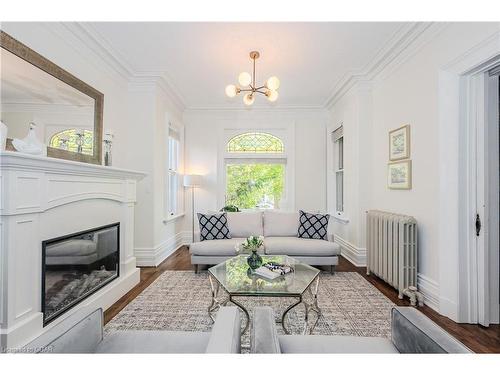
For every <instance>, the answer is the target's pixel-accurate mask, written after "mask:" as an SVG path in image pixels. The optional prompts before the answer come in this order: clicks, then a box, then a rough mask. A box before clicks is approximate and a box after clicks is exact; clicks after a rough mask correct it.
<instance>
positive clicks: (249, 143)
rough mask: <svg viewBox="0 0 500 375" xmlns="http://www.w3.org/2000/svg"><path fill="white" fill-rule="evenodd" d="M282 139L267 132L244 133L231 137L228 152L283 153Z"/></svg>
mask: <svg viewBox="0 0 500 375" xmlns="http://www.w3.org/2000/svg"><path fill="white" fill-rule="evenodd" d="M284 150H285V147H284V146H283V141H282V140H281V139H279V138H278V137H275V136H274V135H272V134H269V133H257V132H254V133H244V134H239V135H237V136H235V137H233V138H231V139H230V140H229V142H228V144H227V151H228V152H251V153H283V152H284Z"/></svg>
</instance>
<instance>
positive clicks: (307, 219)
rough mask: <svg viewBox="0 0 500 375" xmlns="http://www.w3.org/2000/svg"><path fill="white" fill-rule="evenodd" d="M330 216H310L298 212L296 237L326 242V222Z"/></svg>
mask: <svg viewBox="0 0 500 375" xmlns="http://www.w3.org/2000/svg"><path fill="white" fill-rule="evenodd" d="M329 219H330V215H328V214H326V215H321V214H310V213H308V212H304V211H299V231H298V235H297V237H299V238H310V239H316V240H328V220H329Z"/></svg>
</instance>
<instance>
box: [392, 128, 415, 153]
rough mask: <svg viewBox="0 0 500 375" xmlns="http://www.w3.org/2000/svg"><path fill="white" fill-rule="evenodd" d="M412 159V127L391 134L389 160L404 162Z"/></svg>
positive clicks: (395, 130)
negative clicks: (403, 160)
mask: <svg viewBox="0 0 500 375" xmlns="http://www.w3.org/2000/svg"><path fill="white" fill-rule="evenodd" d="M409 157H410V125H405V126H402V127H400V128H398V129H394V130H392V131H390V132H389V160H391V161H395V160H402V159H408V158H409Z"/></svg>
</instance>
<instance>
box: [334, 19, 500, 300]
mask: <svg viewBox="0 0 500 375" xmlns="http://www.w3.org/2000/svg"><path fill="white" fill-rule="evenodd" d="M499 29H500V25H499V24H498V23H489V24H488V23H481V24H472V23H468V24H465V23H462V24H460V23H458V24H450V25H448V26H446V27H445V28H444V29H442V30H441V31H440V32H439V33H438V34H437V35H434V36H433V37H432V38H430V39H429V40H428V41H427V43H424V44H423V45H422V46H421V47H420V48H418V49H416V50H415V51H413V53H412V54H411V55H408V56H407V57H406V59H404V60H402V61H401V62H400V63H399V64H398V65H397V66H393V67H392V68H391V69H390V70H389V69H385V70H384V71H383V72H382V73H381V74H380V75H379V76H378V77H376V79H375V80H374V81H372V82H371V99H372V109H369V111H370V112H371V113H372V123H371V124H369V123H368V124H366V126H365V125H364V124H363V123H362V122H361V121H359V122H358V121H357V120H356V117H360V116H366V114H367V110H366V108H364V107H359V106H357V103H358V102H359V97H358V96H356V95H355V93H353V90H351V91H350V92H348V93H347V94H346V95H345V96H344V97H343V98H342V99H340V100H339V101H337V102H336V103H335V104H334V105H333V107H332V108H331V116H332V121H333V122H335V123H338V122H339V121H344V129H345V133H346V140H345V142H346V147H348V148H349V149H348V150H346V153H347V156H346V159H347V160H346V164H347V165H349V163H350V162H351V163H353V164H355V163H359V162H360V159H359V158H356V156H353V154H354V155H355V154H358V156H360V157H362V159H363V160H365V162H366V165H365V167H368V169H369V171H367V172H369V173H367V174H366V176H364V177H363V176H360V178H361V180H359V181H356V179H355V178H350V179H349V178H347V179H346V187H345V194H346V205H347V206H348V208H347V210H348V211H349V210H350V208H349V204H350V203H352V201H353V200H354V201H355V200H356V185H358V186H363V185H365V186H370V198H369V201H368V205H367V206H368V208H371V209H381V210H387V211H392V212H398V213H403V214H408V215H412V216H414V217H415V218H416V219H417V221H418V225H419V251H420V255H419V265H418V266H419V273H420V277H419V283H420V287H421V288H422V290H423V291H424V292H425V293H427V295H428V297H429V300H428V302H429V304H430V305H431V307H433V308H435V309H439V306H438V302H437V301H438V299H439V285H438V280H439V279H440V274H439V272H440V267H439V253H440V251H443V250H442V249H440V246H439V245H440V222H441V221H440V220H441V219H443V218H442V217H441V216H440V215H441V213H440V212H439V207H440V199H441V195H440V182H442V181H440V163H442V162H443V163H444V162H445V161H444V160H443V161H441V160H440V149H439V147H440V144H445V143H440V142H439V126H440V122H439V115H440V112H439V110H440V103H439V100H438V99H439V98H438V94H439V74H440V72H441V71H442V69H444V68H445V66H446V65H447V64H450V63H451V62H453V61H454V60H455V59H456V58H457V57H458V56H461V55H463V54H465V53H466V52H468V51H470V50H471V49H473V48H474V47H475V46H478V45H479V44H480V43H482V42H483V41H485V40H486V39H488V38H489V37H491V36H492V35H493V34H494V33H496V32H498V31H499ZM352 122H353V123H354V124H356V123H357V122H358V123H359V136H363V133H364V132H365V131H368V134H370V138H369V143H370V147H367V148H366V152H363V151H362V150H361V151H360V152H359V153H357V152H356V147H358V146H359V145H357V144H356V143H355V142H350V140H349V138H348V136H349V129H350V128H352V127H355V126H356V125H351V123H352ZM405 124H410V126H411V160H412V167H413V188H412V189H411V190H390V189H388V188H387V163H388V161H389V155H388V147H389V146H388V142H389V141H388V132H389V131H390V130H392V129H395V128H398V127H400V126H402V125H405ZM330 126H332V124H330ZM370 127H371V130H370ZM457 129H458V123H457ZM450 137H451V138H453V135H450ZM349 158H352V159H351V160H349ZM346 168H348V167H347V166H346ZM449 168H452V169H453V168H456V169H457V168H458V160H456V161H454V163H453V164H449ZM348 176H350V175H349V174H348ZM445 189H448V190H449V191H450V192H453V191H455V190H456V189H457V187H456V186H452V185H449V186H447V187H445ZM329 190H331V189H329ZM445 193H446V191H445ZM455 204H456V206H457V207H458V204H459V202H458V201H457V202H455ZM356 209H357V210H358V211H361V210H363V208H362V207H357V208H356ZM456 212H458V209H457V211H456ZM348 214H349V216H351V212H349V213H348ZM444 215H446V213H444ZM354 216H355V218H351V217H350V219H351V222H350V223H349V224H347V225H346V227H345V228H344V229H342V231H341V233H342V235H344V236H346V237H347V239H348V240H349V241H350V242H352V243H353V244H354V245H355V246H356V247H359V248H363V247H364V241H365V232H364V231H363V230H361V231H356V229H355V228H351V226H354V227H356V226H358V227H360V225H359V220H364V218H363V217H362V215H354ZM445 219H446V220H448V221H449V223H450V225H455V224H454V221H458V218H456V217H446V218H445ZM339 231H340V229H339ZM443 269H445V267H443ZM449 272H451V273H454V272H456V270H454V269H453V268H451V267H450V269H449ZM441 276H443V275H441ZM455 302H457V301H455Z"/></svg>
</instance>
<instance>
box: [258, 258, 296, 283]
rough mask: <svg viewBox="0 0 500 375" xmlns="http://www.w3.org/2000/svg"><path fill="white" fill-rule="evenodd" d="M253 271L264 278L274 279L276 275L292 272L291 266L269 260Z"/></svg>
mask: <svg viewBox="0 0 500 375" xmlns="http://www.w3.org/2000/svg"><path fill="white" fill-rule="evenodd" d="M254 272H255V273H256V274H257V275H259V276H262V277H265V278H266V279H270V280H274V279H276V278H277V277H280V276H283V275H286V274H287V273H290V272H293V268H292V267H290V266H286V265H283V264H278V263H274V262H269V263H266V264H264V265H262V266H261V267H259V268H257V269H256V270H255V271H254Z"/></svg>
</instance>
